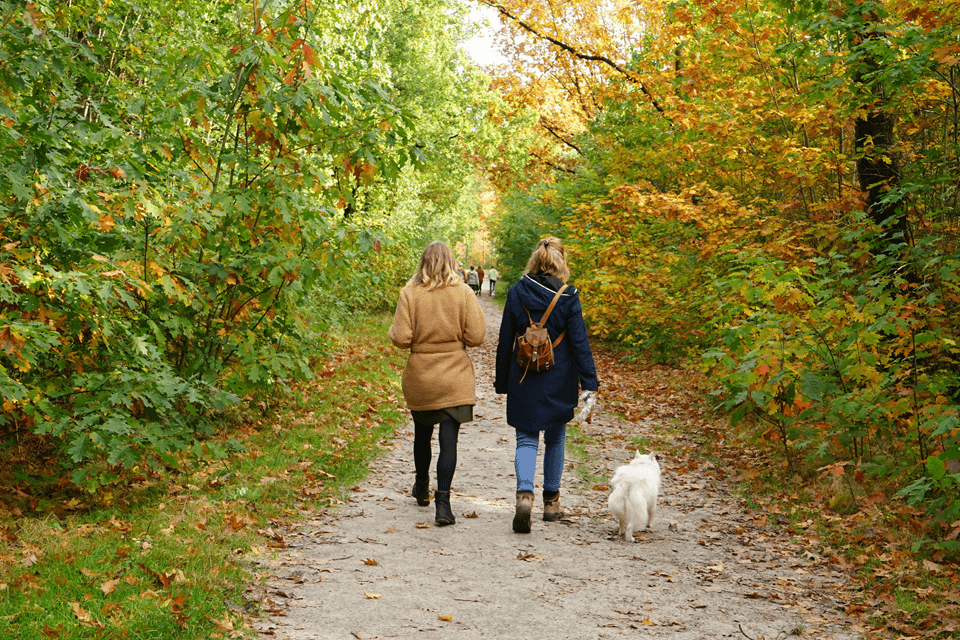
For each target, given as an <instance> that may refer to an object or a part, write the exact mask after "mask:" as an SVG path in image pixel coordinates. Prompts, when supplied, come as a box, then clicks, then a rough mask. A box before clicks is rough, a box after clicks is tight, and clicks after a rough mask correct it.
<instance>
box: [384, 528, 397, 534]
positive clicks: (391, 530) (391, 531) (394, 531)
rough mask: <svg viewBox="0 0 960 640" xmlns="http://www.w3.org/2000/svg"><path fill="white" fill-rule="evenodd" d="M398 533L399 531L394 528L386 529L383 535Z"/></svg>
mask: <svg viewBox="0 0 960 640" xmlns="http://www.w3.org/2000/svg"><path fill="white" fill-rule="evenodd" d="M398 531H399V529H397V528H396V527H388V528H387V530H386V531H384V533H397V532H398Z"/></svg>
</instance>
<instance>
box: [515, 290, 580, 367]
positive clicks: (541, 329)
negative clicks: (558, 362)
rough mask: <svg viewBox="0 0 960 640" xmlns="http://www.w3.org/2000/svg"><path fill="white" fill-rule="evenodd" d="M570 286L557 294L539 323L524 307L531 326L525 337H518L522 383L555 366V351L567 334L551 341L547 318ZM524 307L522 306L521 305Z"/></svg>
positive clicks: (518, 362) (524, 334) (518, 360)
mask: <svg viewBox="0 0 960 640" xmlns="http://www.w3.org/2000/svg"><path fill="white" fill-rule="evenodd" d="M567 286H568V285H563V286H562V287H560V290H559V291H557V294H556V295H555V296H553V300H552V301H551V302H550V306H549V307H547V310H546V311H544V312H543V316H541V318H540V321H539V322H534V321H533V318H532V317H530V310H529V309H527V308H526V307H523V310H524V311H526V312H527V319H528V320H530V326H529V327H527V330H526V331H524V332H523V335H519V334H518V335H517V364H519V365H520V367H521V368H522V369H523V376H522V377H521V378H520V382H523V379H524V378H526V377H527V373H528V372H530V371H538V372H539V371H547V370H548V369H550V367H552V366H553V350H554V349H555V348H556V346H557V345H558V344H560V341H561V340H563V337H564V336H565V335H567V332H566V331H564V332H562V333H561V334H560V335H559V336H557V339H556V340H554V341H552V342H551V341H550V334H549V333H547V326H546V325H547V318H549V317H550V312H551V311H553V308H554V307H555V306H556V304H557V300H559V299H560V294H562V293H563V292H564V290H565V289H566V288H567ZM521 306H522V305H521Z"/></svg>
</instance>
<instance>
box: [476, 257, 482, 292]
mask: <svg viewBox="0 0 960 640" xmlns="http://www.w3.org/2000/svg"><path fill="white" fill-rule="evenodd" d="M477 277H478V278H479V279H480V281H479V282H478V283H477V295H478V296H482V295H483V267H482V266H481V265H479V264H478V265H477Z"/></svg>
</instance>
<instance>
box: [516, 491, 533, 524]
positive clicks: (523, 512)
mask: <svg viewBox="0 0 960 640" xmlns="http://www.w3.org/2000/svg"><path fill="white" fill-rule="evenodd" d="M531 510H533V491H518V492H517V512H516V514H514V516H513V530H514V531H515V532H517V533H530V511H531Z"/></svg>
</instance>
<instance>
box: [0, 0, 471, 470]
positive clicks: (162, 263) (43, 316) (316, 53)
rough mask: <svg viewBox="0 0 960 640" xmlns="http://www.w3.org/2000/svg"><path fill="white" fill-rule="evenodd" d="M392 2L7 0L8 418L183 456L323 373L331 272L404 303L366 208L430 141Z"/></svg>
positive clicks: (0, 331)
mask: <svg viewBox="0 0 960 640" xmlns="http://www.w3.org/2000/svg"><path fill="white" fill-rule="evenodd" d="M391 7H392V5H389V6H388V5H387V4H382V3H373V4H372V5H365V6H364V7H357V6H354V5H352V4H350V3H340V2H331V3H323V4H322V5H321V6H314V4H313V3H301V2H294V1H290V2H278V3H272V4H270V7H269V11H266V10H265V9H264V7H262V6H260V5H242V4H241V5H238V4H236V3H232V2H226V1H216V2H213V3H210V2H196V1H193V2H181V3H177V10H176V11H172V10H171V8H170V6H169V3H167V2H161V1H159V0H156V1H152V2H147V3H136V2H132V1H125V0H121V1H118V2H112V3H97V2H93V1H92V0H80V1H77V2H72V3H69V4H67V5H60V4H46V3H37V4H31V5H29V6H28V7H27V8H26V9H24V8H23V6H22V5H21V4H20V3H13V2H0V16H2V18H3V20H4V25H5V26H4V29H3V30H2V32H0V58H2V59H3V63H2V65H0V99H2V101H0V105H2V106H0V122H2V126H0V161H2V162H3V164H4V166H5V167H7V169H8V170H7V171H5V172H4V174H3V175H2V176H0V216H2V218H3V226H2V231H0V235H2V237H0V309H2V321H0V349H2V351H0V389H2V392H3V399H4V403H3V410H2V414H0V425H2V426H3V428H5V429H11V430H13V429H17V430H19V429H31V430H33V431H34V432H36V433H40V434H47V435H49V436H50V437H51V438H53V441H54V442H56V443H58V446H59V447H60V448H61V449H62V451H63V452H64V454H65V458H64V461H65V463H67V464H68V465H71V466H72V465H79V464H82V463H84V462H85V461H90V460H102V461H105V462H106V463H109V464H120V465H127V466H130V465H132V464H134V463H135V462H136V461H137V460H139V459H141V458H142V457H144V455H147V458H148V459H152V456H153V455H154V454H159V455H161V456H163V455H167V454H169V453H170V452H173V451H176V450H178V449H182V448H184V447H186V446H188V445H189V443H190V442H191V441H192V440H193V437H194V436H195V435H196V434H203V433H204V432H205V429H206V428H207V427H206V425H207V424H208V420H207V416H208V414H210V413H211V412H216V411H219V410H222V409H223V408H224V407H225V406H227V405H228V404H230V403H233V402H236V401H237V400H238V399H240V398H241V397H251V398H256V397H257V396H260V397H269V396H270V395H272V394H273V393H274V392H275V390H276V389H277V387H278V386H282V385H284V384H285V383H286V381H288V380H291V379H295V378H299V377H303V376H307V375H309V368H308V366H307V364H308V360H309V358H310V356H311V348H310V347H309V345H310V344H311V343H313V342H315V341H316V340H317V339H319V340H320V341H322V340H323V336H322V332H320V333H318V332H317V331H316V329H314V328H310V329H308V328H307V325H306V324H305V323H304V319H303V317H302V311H301V309H302V308H304V307H305V306H306V305H308V304H311V303H315V302H316V300H317V299H316V298H309V297H308V296H309V294H310V292H311V291H312V290H313V289H314V288H316V287H317V286H318V285H319V291H320V292H321V293H320V296H321V297H320V299H321V300H322V299H323V296H324V295H326V296H328V297H327V300H330V301H331V304H343V305H345V306H349V307H353V306H356V305H373V306H381V307H382V306H385V305H386V297H388V296H387V293H386V292H390V291H391V289H392V288H393V285H395V284H396V278H397V276H396V275H395V273H396V271H394V272H392V273H389V275H388V272H386V271H377V270H376V267H377V266H378V258H377V250H378V249H379V248H380V246H381V244H380V241H379V240H378V239H377V238H376V235H379V234H378V232H377V229H378V227H377V225H372V224H370V223H369V222H366V221H363V220H360V221H354V220H353V219H352V218H351V216H349V215H344V214H349V212H350V211H351V210H355V209H356V208H357V207H358V206H360V205H362V204H363V202H364V199H363V194H362V193H361V190H360V189H358V186H362V185H364V184H372V183H377V184H381V185H383V187H384V189H385V190H386V189H387V188H388V185H390V184H393V183H395V182H397V181H400V180H403V179H406V178H402V177H401V176H410V175H414V174H412V173H411V172H405V167H407V166H411V165H414V164H417V165H422V164H423V162H424V161H425V160H427V159H428V155H429V154H428V153H427V151H425V150H428V146H429V145H426V146H425V143H424V142H422V141H420V140H418V139H415V138H414V136H413V134H412V130H413V127H414V126H415V121H414V117H415V116H417V115H419V114H418V113H415V110H414V109H413V107H412V103H411V104H408V105H407V106H406V107H403V106H402V105H401V104H400V103H401V102H402V100H400V99H399V97H398V91H397V88H396V87H395V86H393V85H391V69H390V66H389V65H390V62H391V61H390V59H389V58H388V57H380V56H379V49H378V47H379V46H380V43H382V42H383V40H384V38H386V37H387V34H388V33H392V31H391V30H392V29H393V28H394V26H395V25H397V24H401V23H399V22H393V19H394V18H399V17H400V15H399V14H397V15H394V14H392V13H391V11H392V9H391ZM358 25H360V26H361V28H358ZM409 35H410V34H401V36H398V37H397V38H398V40H397V41H395V42H392V43H391V46H392V47H393V50H394V51H402V50H404V47H405V44H406V43H405V41H403V37H408V36H409ZM445 65H446V66H442V67H439V68H438V69H437V76H438V82H439V79H442V78H448V79H447V80H446V82H447V83H448V84H449V85H450V86H454V82H453V81H452V80H450V79H449V76H450V74H451V73H453V70H452V69H451V67H450V66H449V63H445ZM410 75H411V76H412V75H414V74H413V73H412V72H411V73H410ZM477 86H478V85H477V82H476V81H474V82H473V83H472V84H471V87H473V88H474V89H476V87H477ZM427 89H432V86H431V87H428V88H427ZM427 89H425V90H424V91H425V92H426V91H427ZM448 99H452V98H448ZM457 99H459V96H457ZM441 102H442V101H441ZM442 104H448V102H442ZM431 144H432V143H431ZM433 146H435V145H433ZM430 148H432V147H430ZM461 208H462V207H461ZM345 218H346V219H345ZM387 244H388V243H386V242H384V245H385V246H386V245H387ZM401 253H402V254H403V255H404V256H405V257H406V255H407V254H408V252H406V253H405V252H401ZM358 264H360V265H365V264H369V265H371V268H370V269H369V270H368V269H365V268H361V269H357V265H358ZM371 274H377V275H376V277H371ZM380 274H383V275H380ZM341 288H345V292H344V293H343V295H339V292H340V290H341ZM393 292H395V289H393ZM391 293H392V292H391ZM333 301H335V302H333ZM319 315H323V314H319ZM73 477H74V479H75V480H76V481H77V482H80V483H83V484H85V485H87V486H90V487H91V488H93V487H95V485H96V483H97V477H99V476H98V475H97V474H93V475H91V474H88V473H86V471H84V469H83V468H78V469H77V470H76V472H75V474H74V476H73Z"/></svg>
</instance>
